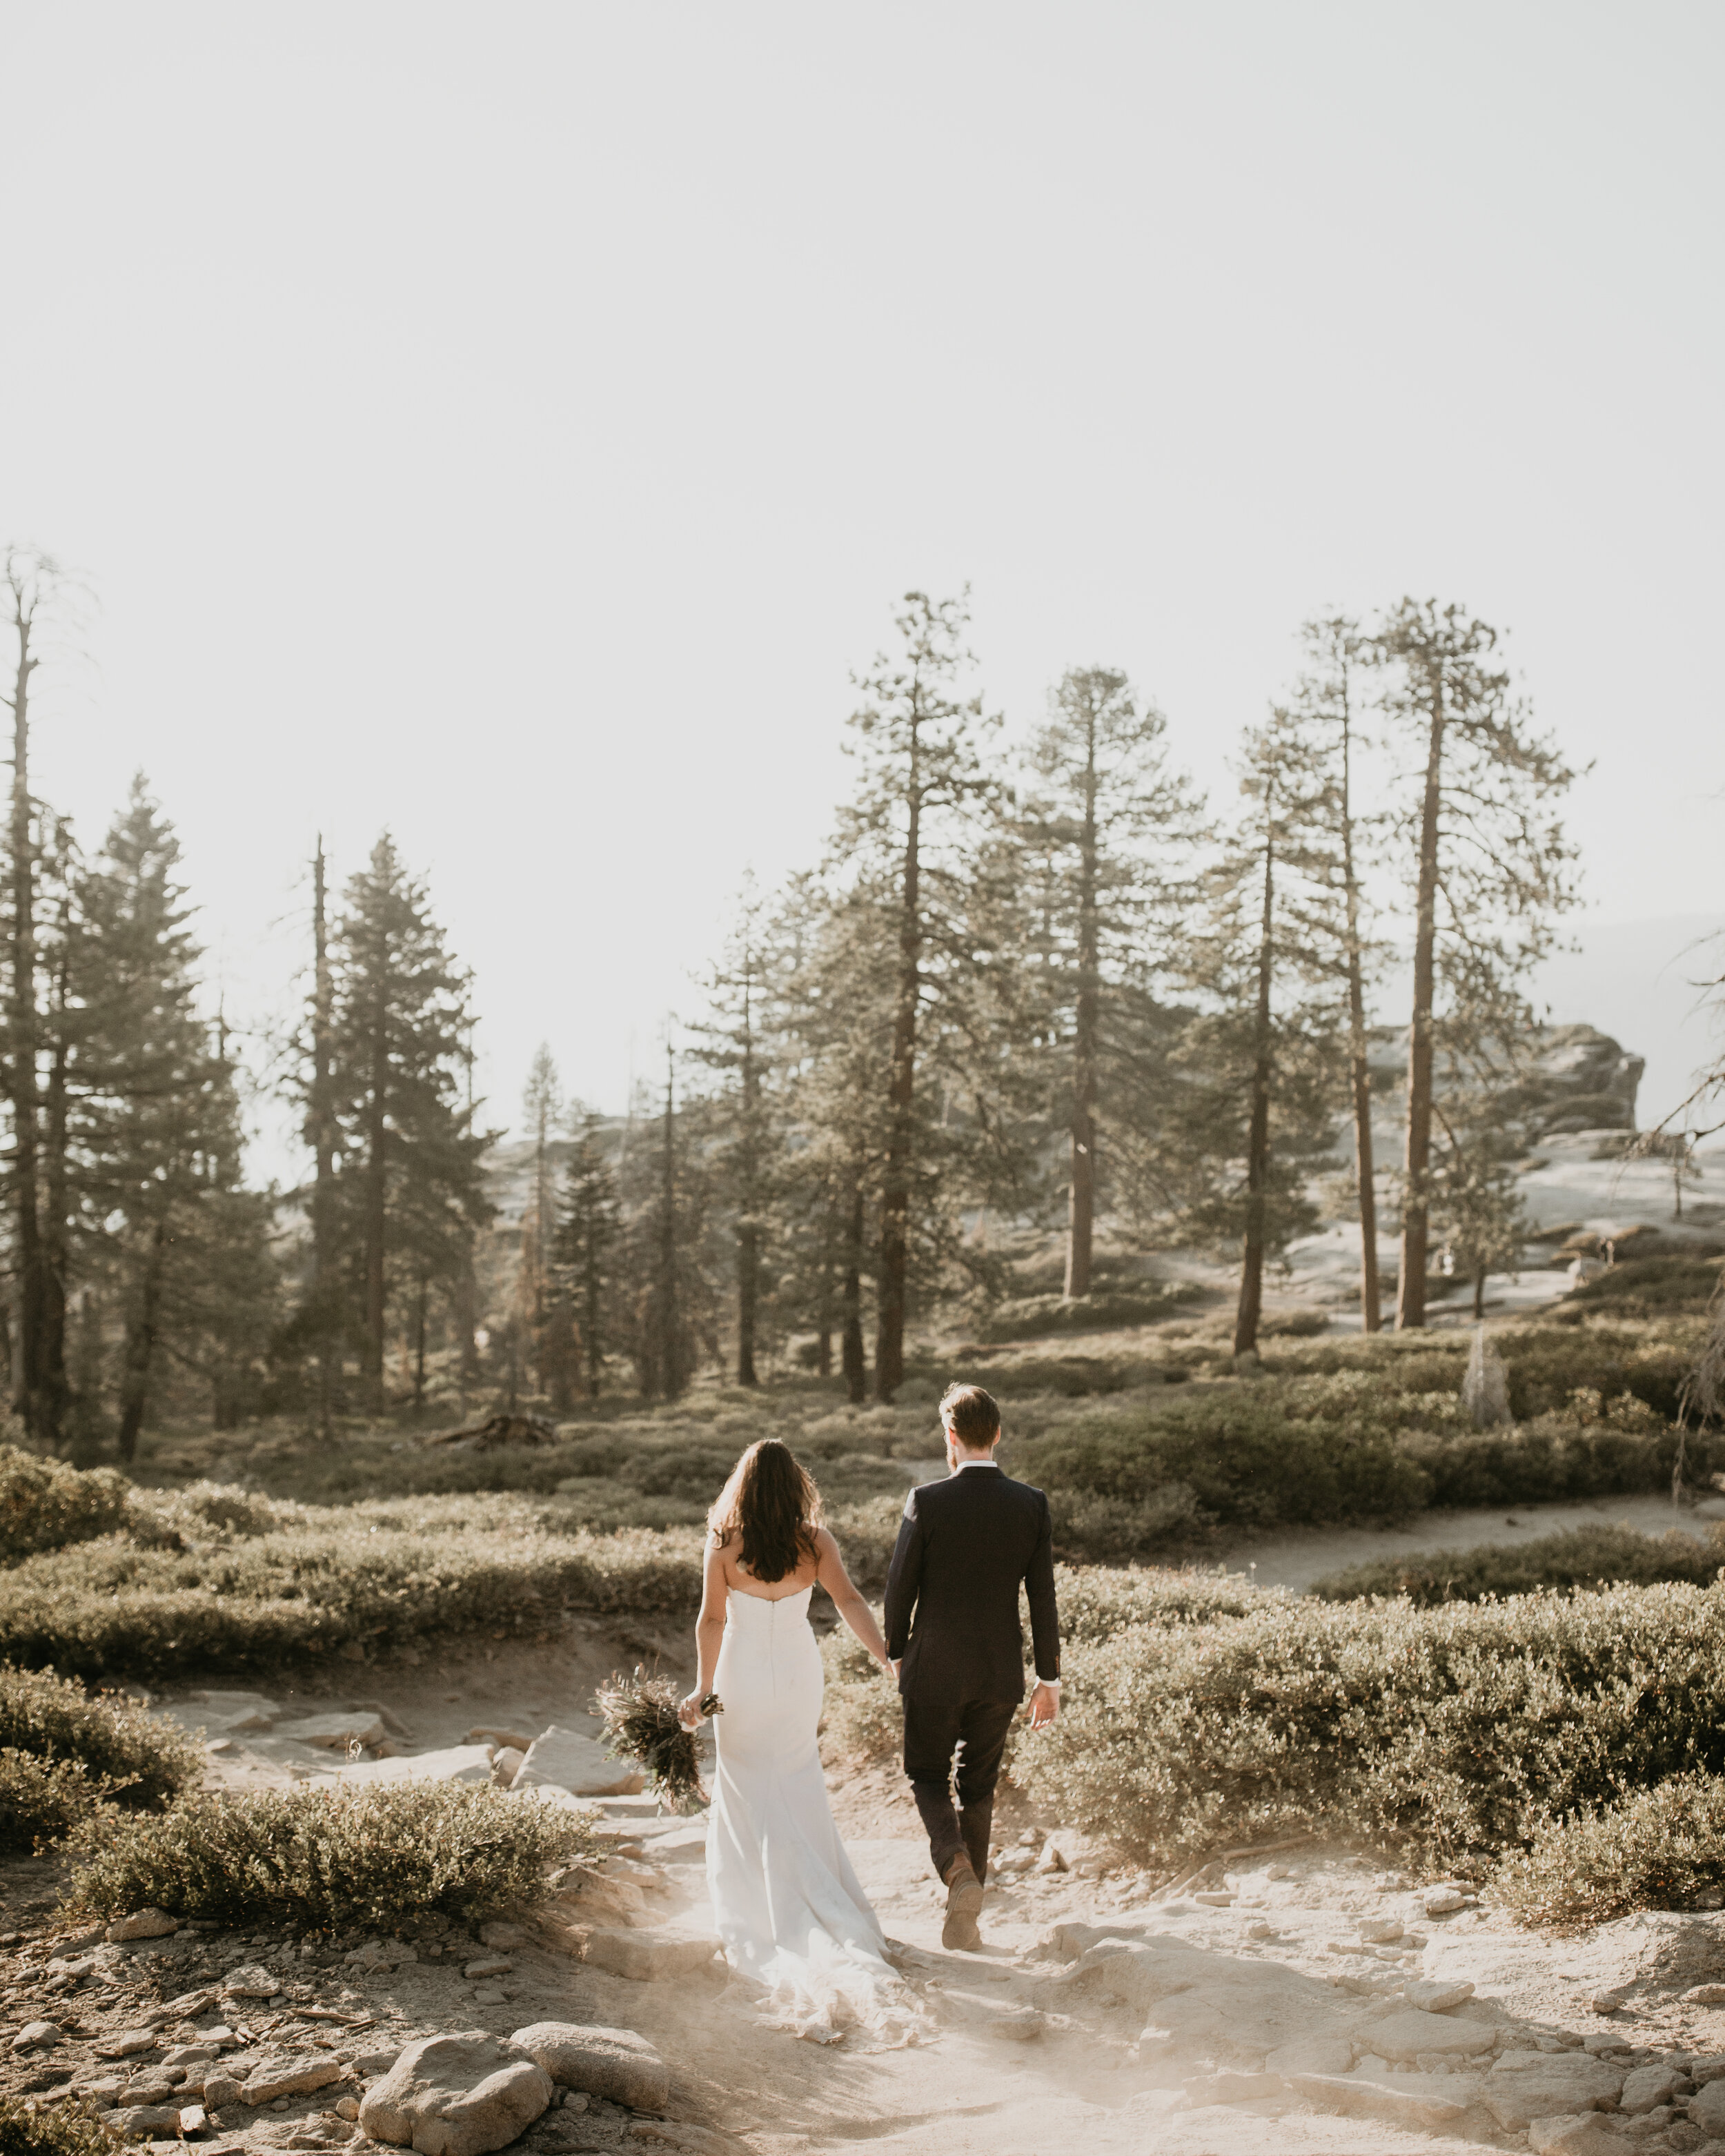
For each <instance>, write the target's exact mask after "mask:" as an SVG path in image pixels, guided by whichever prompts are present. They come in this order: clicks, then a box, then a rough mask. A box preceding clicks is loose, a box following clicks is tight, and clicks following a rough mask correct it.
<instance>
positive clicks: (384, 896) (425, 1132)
mask: <svg viewBox="0 0 1725 2156" xmlns="http://www.w3.org/2000/svg"><path fill="white" fill-rule="evenodd" d="M331 958H332V973H333V1010H332V1014H331V1050H332V1053H331V1065H332V1075H331V1091H332V1094H333V1106H334V1115H335V1121H336V1128H337V1130H338V1132H339V1133H340V1137H341V1172H340V1175H339V1178H338V1180H337V1185H336V1188H337V1192H338V1194H339V1197H340V1199H341V1206H340V1212H341V1222H342V1228H343V1231H344V1235H345V1239H346V1240H347V1246H348V1248H349V1249H350V1250H352V1251H353V1252H355V1253H356V1254H357V1260H358V1266H357V1280H355V1281H352V1291H353V1303H354V1306H355V1309H356V1314H357V1318H358V1326H357V1330H358V1333H359V1337H360V1343H361V1345H360V1364H361V1375H362V1390H363V1394H364V1399H365V1404H366V1407H367V1410H368V1412H370V1413H371V1414H381V1413H382V1410H383V1408H384V1406H385V1404H386V1400H385V1390H384V1380H383V1369H384V1355H385V1349H386V1344H387V1341H388V1330H389V1320H390V1311H391V1307H392V1304H393V1303H394V1302H396V1301H398V1300H399V1299H400V1298H401V1297H402V1296H403V1294H407V1295H408V1296H411V1297H413V1299H414V1301H415V1306H417V1298H418V1295H419V1293H420V1291H421V1289H422V1287H429V1286H434V1287H436V1288H438V1289H439V1290H440V1291H442V1292H444V1294H446V1295H452V1294H454V1293H456V1292H458V1291H459V1284H460V1281H461V1280H462V1277H463V1271H464V1267H465V1262H466V1260H467V1258H468V1255H469V1252H470V1244H471V1240H472V1237H473V1235H474V1234H475V1230H476V1229H477V1228H478V1227H479V1226H480V1224H482V1223H483V1222H484V1221H485V1219H487V1218H488V1217H489V1214H490V1204H489V1201H488V1200H487V1199H486V1196H485V1187H484V1183H483V1179H482V1176H481V1172H480V1161H481V1158H482V1156H483V1155H484V1153H485V1149H486V1147H487V1144H488V1143H489V1138H488V1137H487V1135H486V1134H485V1133H483V1132H478V1131H476V1130H475V1128H474V1117H473V1111H472V1110H471V1108H470V1106H468V1105H467V1104H466V1102H465V1099H464V1096H463V1083H464V1079H465V1061H464V1055H465V1041H466V1032H467V1028H468V1025H469V1023H470V1016H469V1010H468V982H467V977H466V975H465V973H463V972H462V970H461V969H460V968H459V966H458V965H457V964H456V962H455V961H454V958H453V957H452V956H451V955H450V952H449V948H448V946H447V945H446V943H445V942H444V935H443V932H442V930H441V929H440V928H439V926H438V925H437V922H436V921H435V920H434V918H433V916H432V913H431V908H430V901H429V895H428V893H427V891H426V887H425V885H424V882H423V880H420V879H418V878H417V877H415V876H413V875H411V874H409V872H408V869H407V867H406V866H405V865H404V864H403V860H402V859H401V856H400V855H399V853H398V851H397V850H396V845H395V842H394V840H393V839H392V838H391V837H390V836H389V834H388V833H387V832H386V833H385V834H384V835H383V836H382V838H381V839H378V841H377V844H376V845H375V846H374V847H373V848H372V856H371V860H369V862H368V863H367V865H366V867H365V868H364V869H362V870H361V871H360V872H359V873H358V874H357V875H355V876H354V877H352V879H351V880H350V881H349V883H348V885H347V894H346V901H345V904H344V906H343V909H342V913H341V919H340V921H339V922H338V923H337V926H336V936H335V938H334V942H333V949H332V954H331Z"/></svg>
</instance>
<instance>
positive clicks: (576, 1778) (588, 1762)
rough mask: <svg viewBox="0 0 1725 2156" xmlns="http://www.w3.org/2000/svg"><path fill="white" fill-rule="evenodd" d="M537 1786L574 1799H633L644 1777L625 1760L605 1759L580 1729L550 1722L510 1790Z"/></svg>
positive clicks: (644, 1782)
mask: <svg viewBox="0 0 1725 2156" xmlns="http://www.w3.org/2000/svg"><path fill="white" fill-rule="evenodd" d="M489 1771H490V1770H489V1768H488V1769H487V1772H489ZM541 1783H550V1784H552V1786H553V1787H554V1788H557V1789H567V1790H568V1791H569V1793H570V1794H571V1795H572V1796H577V1797H633V1796H639V1794H640V1792H641V1791H642V1790H643V1789H644V1788H645V1787H646V1785H647V1778H646V1776H645V1775H644V1774H643V1773H642V1772H641V1770H640V1768H639V1767H636V1766H633V1765H631V1764H630V1763H629V1762H628V1761H626V1760H621V1759H612V1758H607V1756H606V1753H605V1748H604V1746H603V1744H598V1743H595V1742H594V1741H593V1738H591V1737H588V1736H585V1735H583V1733H582V1732H581V1731H580V1730H578V1729H562V1728H559V1727H557V1725H556V1724H555V1723H553V1724H552V1727H550V1728H549V1729H547V1730H546V1731H545V1732H544V1733H543V1734H542V1736H538V1737H536V1738H534V1739H533V1742H532V1743H531V1744H530V1745H529V1746H528V1747H527V1750H526V1757H525V1758H523V1759H522V1761H521V1765H520V1767H519V1768H516V1774H515V1778H514V1780H513V1782H512V1783H511V1788H513V1789H532V1788H534V1787H535V1786H536V1785H537V1784H541Z"/></svg>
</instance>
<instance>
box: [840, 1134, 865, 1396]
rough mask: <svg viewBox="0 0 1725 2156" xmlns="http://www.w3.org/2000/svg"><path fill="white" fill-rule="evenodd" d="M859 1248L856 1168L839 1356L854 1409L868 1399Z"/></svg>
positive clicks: (860, 1198)
mask: <svg viewBox="0 0 1725 2156" xmlns="http://www.w3.org/2000/svg"><path fill="white" fill-rule="evenodd" d="M862 1247H863V1187H862V1172H861V1168H860V1166H859V1168H858V1169H857V1172H856V1174H855V1178H854V1180H853V1181H852V1183H851V1186H850V1222H849V1225H848V1233H847V1234H846V1236H845V1281H844V1287H843V1290H842V1306H843V1310H844V1314H845V1337H844V1346H843V1348H842V1350H841V1353H842V1357H843V1363H844V1370H845V1389H846V1391H847V1392H848V1393H849V1394H850V1399H851V1404H852V1405H853V1406H855V1407H860V1406H861V1405H862V1404H863V1402H864V1401H865V1399H867V1398H868V1396H869V1373H868V1366H867V1364H866V1363H865V1361H864V1359H863V1329H862Z"/></svg>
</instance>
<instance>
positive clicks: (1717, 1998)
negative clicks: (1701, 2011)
mask: <svg viewBox="0 0 1725 2156" xmlns="http://www.w3.org/2000/svg"><path fill="white" fill-rule="evenodd" d="M1683 1997H1684V1999H1686V2001H1687V2003H1688V2004H1689V2005H1691V2006H1725V1984H1691V1985H1690V1987H1689V1989H1688V1990H1687V1991H1686V1992H1685V1993H1684V1994H1683Z"/></svg>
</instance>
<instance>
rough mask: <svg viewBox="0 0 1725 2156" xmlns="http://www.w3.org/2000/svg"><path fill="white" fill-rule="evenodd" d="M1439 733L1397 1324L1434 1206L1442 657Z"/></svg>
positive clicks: (1407, 1306) (1416, 1277) (1420, 940)
mask: <svg viewBox="0 0 1725 2156" xmlns="http://www.w3.org/2000/svg"><path fill="white" fill-rule="evenodd" d="M1427 680H1428V681H1429V683H1430V690H1431V733H1430V745H1429V747H1428V748H1427V751H1426V758H1425V803H1424V806H1423V808H1422V809H1421V813H1420V884H1419V891H1418V895H1417V901H1416V906H1415V911H1414V1014H1413V1019H1412V1021H1411V1023H1410V1024H1409V1029H1408V1137H1407V1152H1406V1154H1405V1156H1404V1180H1405V1182H1406V1184H1407V1188H1406V1191H1405V1193H1404V1198H1403V1210H1402V1251H1401V1277H1400V1279H1399V1281H1398V1282H1397V1284H1396V1298H1395V1323H1396V1330H1397V1331H1398V1332H1404V1331H1409V1330H1412V1329H1414V1328H1417V1327H1420V1326H1423V1325H1424V1324H1425V1267H1426V1262H1427V1239H1428V1215H1429V1214H1430V1206H1431V1193H1430V1162H1431V1087H1432V1005H1433V1002H1434V999H1435V989H1436V978H1435V952H1436V944H1437V870H1438V858H1437V855H1438V811H1439V807H1440V801H1441V798H1442V797H1441V793H1440V784H1441V781H1442V777H1443V764H1444V677H1443V671H1442V662H1441V661H1438V662H1435V663H1433V664H1430V665H1429V666H1428V670H1427Z"/></svg>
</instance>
